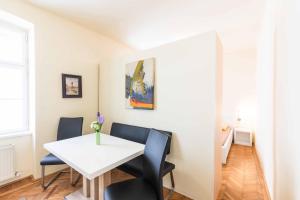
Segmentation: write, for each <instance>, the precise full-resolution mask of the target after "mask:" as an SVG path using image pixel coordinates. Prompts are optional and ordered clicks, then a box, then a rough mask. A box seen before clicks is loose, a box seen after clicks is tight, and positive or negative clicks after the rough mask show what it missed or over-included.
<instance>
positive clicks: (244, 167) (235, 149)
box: [0, 145, 268, 200]
mask: <svg viewBox="0 0 300 200" xmlns="http://www.w3.org/2000/svg"><path fill="white" fill-rule="evenodd" d="M129 178H132V177H130V176H129V175H127V174H125V173H123V172H121V171H119V170H113V171H112V182H118V181H122V180H126V179H129ZM175 179H176V177H175ZM81 185H82V184H81V181H80V182H79V183H78V185H77V186H76V187H72V186H71V185H70V184H69V174H66V175H63V176H61V177H60V178H59V179H58V180H57V181H55V182H54V183H53V184H52V185H51V186H50V187H49V188H48V189H47V190H46V191H43V190H42V189H41V187H40V182H39V180H37V181H34V180H32V179H31V178H27V179H24V180H22V181H19V182H17V183H14V184H10V185H8V186H5V187H2V188H0V200H43V199H49V200H63V197H64V196H66V195H67V194H69V193H72V192H73V191H75V190H77V189H78V188H80V187H81ZM164 192H165V195H167V192H168V191H167V190H165V191H164ZM171 200H191V199H189V198H187V197H185V196H183V195H181V194H178V193H174V195H173V197H172V198H171ZM217 200H268V196H267V192H266V190H265V185H264V181H263V176H262V173H261V171H260V167H259V163H258V161H257V158H256V154H255V149H254V147H245V146H238V145H232V148H231V151H230V153H229V156H228V163H227V164H226V165H224V166H223V179H222V186H221V190H220V193H219V197H218V199H217Z"/></svg>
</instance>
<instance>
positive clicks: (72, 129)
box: [57, 117, 83, 140]
mask: <svg viewBox="0 0 300 200" xmlns="http://www.w3.org/2000/svg"><path fill="white" fill-rule="evenodd" d="M82 123H83V117H76V118H67V117H61V118H60V119H59V124H58V129H57V140H64V139H69V138H72V137H77V136H81V135H82Z"/></svg>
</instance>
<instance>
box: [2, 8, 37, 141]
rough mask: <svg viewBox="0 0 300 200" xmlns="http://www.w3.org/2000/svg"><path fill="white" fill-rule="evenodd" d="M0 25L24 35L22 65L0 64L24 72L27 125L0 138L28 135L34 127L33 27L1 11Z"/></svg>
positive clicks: (6, 132)
mask: <svg viewBox="0 0 300 200" xmlns="http://www.w3.org/2000/svg"><path fill="white" fill-rule="evenodd" d="M0 24H1V25H4V26H6V27H8V29H11V30H15V31H16V32H19V31H20V32H22V33H24V34H25V45H24V48H25V49H24V54H25V55H24V56H25V58H24V63H9V62H2V61H0V63H1V64H4V65H6V66H10V67H15V68H19V67H22V68H24V70H25V76H26V78H25V84H24V92H25V95H24V99H25V100H24V106H25V108H26V111H25V116H24V117H25V120H26V124H27V125H26V128H25V129H22V130H17V129H15V130H14V129H12V130H9V131H5V132H0V138H6V137H16V136H23V135H30V134H32V133H33V131H34V127H35V120H34V118H35V80H34V77H35V76H34V65H35V62H34V60H35V57H34V25H33V24H32V23H30V22H27V21H25V20H23V19H21V18H19V17H16V16H14V15H11V14H10V13H7V12H4V11H1V10H0Z"/></svg>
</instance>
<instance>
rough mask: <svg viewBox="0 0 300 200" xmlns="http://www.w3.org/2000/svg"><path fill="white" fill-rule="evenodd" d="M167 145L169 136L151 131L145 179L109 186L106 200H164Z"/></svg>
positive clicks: (145, 161) (146, 157)
mask: <svg viewBox="0 0 300 200" xmlns="http://www.w3.org/2000/svg"><path fill="white" fill-rule="evenodd" d="M167 143H168V136H167V135H165V134H162V133H160V132H158V131H156V130H154V129H151V130H150V133H149V136H148V139H147V142H146V147H145V153H144V159H143V162H144V163H143V165H144V166H143V167H144V173H143V177H142V178H136V179H131V180H127V181H123V182H119V183H114V184H112V185H110V186H108V187H107V188H106V189H105V191H104V200H163V199H164V197H163V184H162V175H163V174H162V173H163V166H164V162H165V158H166V154H167Z"/></svg>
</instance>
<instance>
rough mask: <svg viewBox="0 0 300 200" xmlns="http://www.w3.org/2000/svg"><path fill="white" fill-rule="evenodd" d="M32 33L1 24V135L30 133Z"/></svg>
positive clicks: (0, 22)
mask: <svg viewBox="0 0 300 200" xmlns="http://www.w3.org/2000/svg"><path fill="white" fill-rule="evenodd" d="M27 38H28V32H27V31H26V30H25V29H22V28H19V27H17V26H14V25H12V24H9V23H6V22H2V21H0V135H1V134H2V135H3V134H10V133H14V134H15V133H18V132H26V131H28V130H29V89H28V88H29V62H28V58H29V50H28V39H27Z"/></svg>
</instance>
